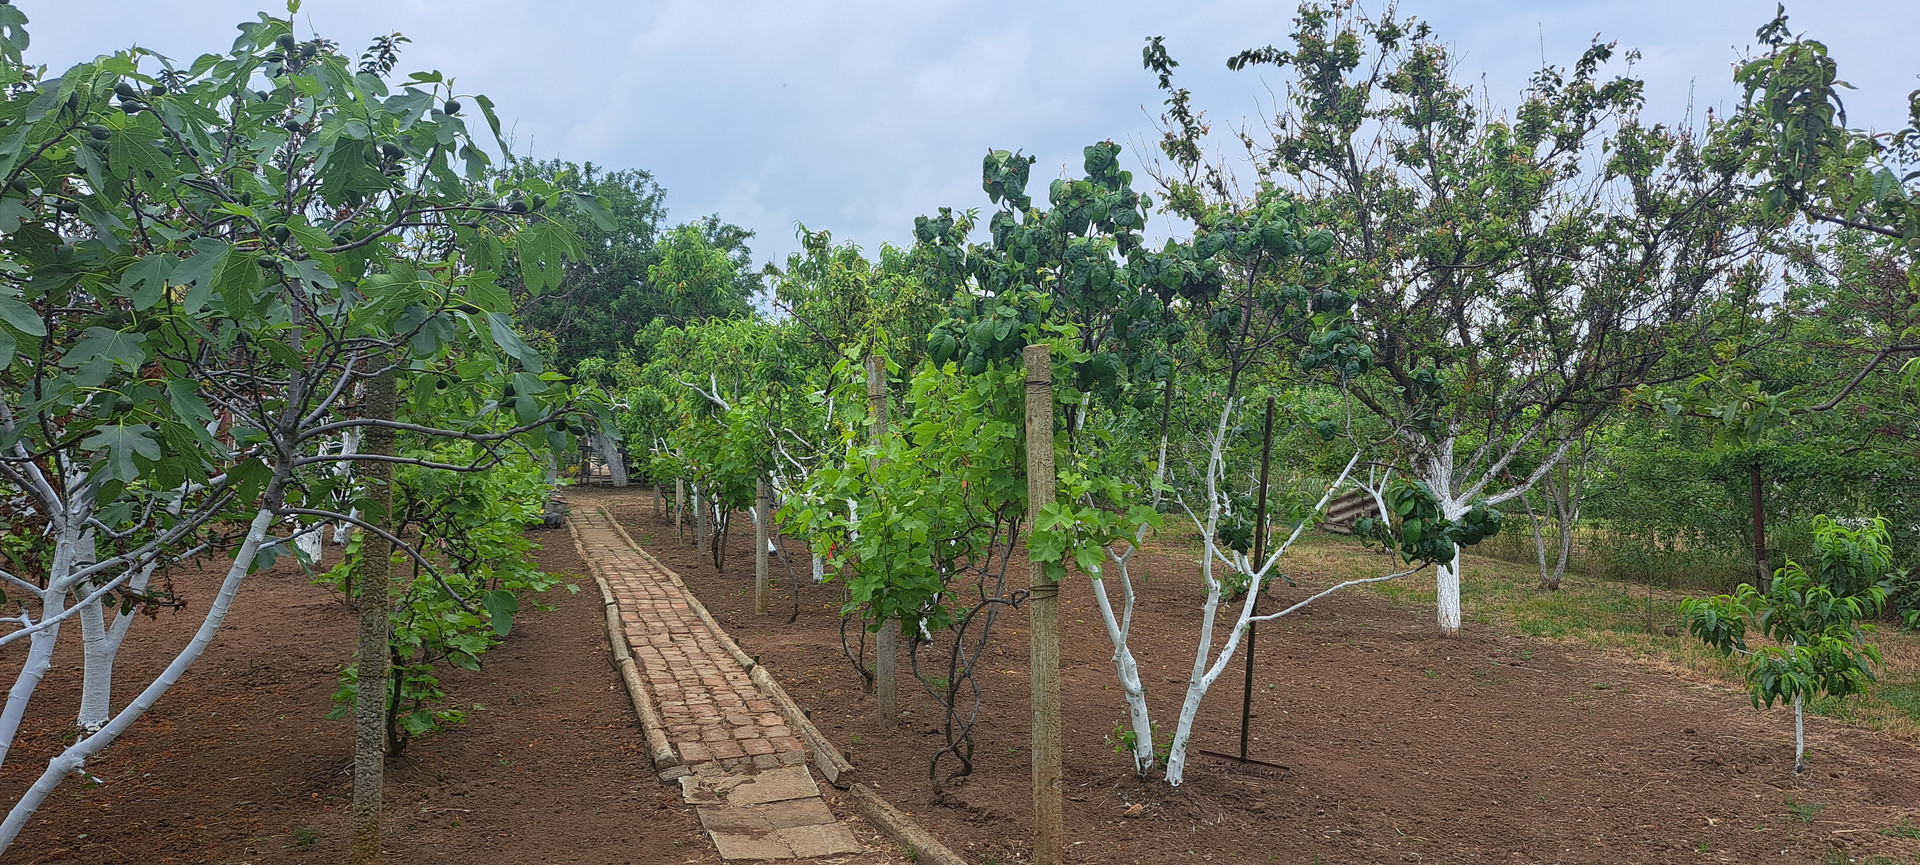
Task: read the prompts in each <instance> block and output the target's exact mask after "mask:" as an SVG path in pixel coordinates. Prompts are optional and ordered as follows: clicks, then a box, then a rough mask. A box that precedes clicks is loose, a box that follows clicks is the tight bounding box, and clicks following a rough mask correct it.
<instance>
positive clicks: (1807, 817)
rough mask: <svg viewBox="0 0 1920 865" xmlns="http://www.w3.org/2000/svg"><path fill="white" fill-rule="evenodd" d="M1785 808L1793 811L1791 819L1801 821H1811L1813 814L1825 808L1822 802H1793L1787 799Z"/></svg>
mask: <svg viewBox="0 0 1920 865" xmlns="http://www.w3.org/2000/svg"><path fill="white" fill-rule="evenodd" d="M1787 810H1788V811H1791V812H1793V819H1795V820H1799V821H1800V822H1802V823H1812V822H1813V818H1814V816H1815V815H1818V814H1819V813H1820V812H1822V811H1825V810H1827V806H1826V803H1824V802H1795V801H1793V800H1792V799H1788V800H1787Z"/></svg>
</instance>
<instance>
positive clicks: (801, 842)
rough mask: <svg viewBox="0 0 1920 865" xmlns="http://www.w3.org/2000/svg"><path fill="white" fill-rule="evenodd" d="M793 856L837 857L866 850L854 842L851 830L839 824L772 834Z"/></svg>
mask: <svg viewBox="0 0 1920 865" xmlns="http://www.w3.org/2000/svg"><path fill="white" fill-rule="evenodd" d="M774 835H775V836H776V837H778V838H779V839H780V840H781V841H782V842H783V843H785V844H786V845H787V847H789V848H791V849H792V850H793V855H794V856H796V857H799V858H801V859H811V858H813V857H815V856H839V855H844V854H848V853H864V852H866V848H865V847H862V846H860V842H859V841H857V840H854V837H853V830H851V829H848V828H847V827H845V826H842V825H840V824H839V823H828V824H827V825H824V826H796V827H794V828H792V829H781V830H778V831H776V832H774Z"/></svg>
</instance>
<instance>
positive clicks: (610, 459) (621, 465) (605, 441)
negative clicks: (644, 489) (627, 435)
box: [593, 435, 627, 487]
mask: <svg viewBox="0 0 1920 865" xmlns="http://www.w3.org/2000/svg"><path fill="white" fill-rule="evenodd" d="M593 440H594V443H595V444H597V445H599V446H600V459H601V460H603V461H605V462H606V464H607V475H608V476H609V477H611V478H612V479H613V485H614V486H616V487H624V486H626V485H627V461H626V460H623V459H621V458H620V446H619V445H617V444H615V443H614V441H613V437H612V436H604V435H597V436H594V437H593Z"/></svg>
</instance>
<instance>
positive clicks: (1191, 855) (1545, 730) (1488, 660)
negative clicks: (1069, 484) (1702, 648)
mask: <svg viewBox="0 0 1920 865" xmlns="http://www.w3.org/2000/svg"><path fill="white" fill-rule="evenodd" d="M610 504H612V503H610ZM611 510H612V512H613V514H614V515H615V516H616V517H617V518H618V519H620V520H621V521H622V523H623V524H624V525H626V526H627V527H628V529H629V531H630V532H631V533H632V534H633V535H634V537H635V538H636V539H637V540H638V541H640V543H642V544H643V545H644V546H646V547H647V549H648V550H649V551H651V552H653V553H654V554H655V555H656V556H658V557H659V558H660V559H661V560H662V561H663V562H664V563H666V564H667V565H668V566H669V567H672V568H674V569H675V570H676V571H678V572H679V574H680V575H681V577H682V578H683V579H684V580H685V581H686V583H687V584H688V586H689V587H690V588H692V589H693V590H694V592H695V593H697V594H698V595H699V597H700V598H701V599H702V600H703V601H704V602H705V603H706V605H707V606H708V608H709V609H711V610H712V612H713V614H714V615H715V616H716V617H717V618H718V619H719V620H720V622H721V623H722V624H723V625H724V626H725V627H726V628H727V630H728V631H729V632H730V633H731V634H733V636H734V637H735V639H736V640H738V641H739V642H740V643H741V645H742V647H743V648H744V649H745V650H746V652H747V653H748V654H750V655H754V656H757V657H758V658H759V659H760V661H761V662H762V663H764V664H766V665H767V666H768V667H769V668H770V669H772V670H773V671H774V672H775V673H776V674H777V675H778V676H779V678H780V681H781V683H782V684H783V685H785V687H786V688H787V690H788V691H789V692H791V693H792V694H793V696H794V697H795V699H797V700H798V701H799V702H800V703H801V704H802V705H803V706H805V707H807V708H808V709H809V710H810V712H811V715H812V718H813V720H814V721H815V723H816V724H818V726H819V727H820V728H821V730H822V731H823V732H824V733H825V734H826V735H827V736H828V737H829V738H830V739H832V740H833V741H834V742H835V743H836V744H837V745H839V746H840V747H841V748H843V749H845V751H846V752H847V755H848V757H849V758H850V759H851V760H852V762H853V764H854V765H855V766H856V767H858V771H859V773H860V775H861V777H862V778H864V779H867V780H870V781H872V782H874V783H875V786H877V787H879V788H880V789H881V790H882V791H883V792H884V793H885V794H886V795H887V796H888V798H889V799H891V800H892V801H893V802H894V803H895V804H897V805H899V806H901V807H902V808H904V809H906V810H908V811H911V812H913V814H914V817H915V819H916V820H919V821H920V822H921V823H922V824H923V825H925V826H926V827H927V828H928V829H929V830H931V831H932V832H933V833H934V834H935V835H937V836H939V837H940V838H941V839H942V840H944V841H945V842H946V843H947V844H948V846H950V847H952V848H954V849H955V850H956V851H959V852H960V853H961V854H962V855H964V856H966V857H967V858H968V859H969V860H970V861H976V862H982V863H987V862H994V863H1009V862H1018V861H1024V860H1026V859H1027V858H1028V856H1027V852H1028V851H1027V845H1026V833H1027V829H1026V827H1027V825H1028V821H1029V813H1028V807H1029V806H1028V802H1029V801H1030V800H1029V796H1030V793H1029V787H1028V783H1029V782H1028V772H1029V766H1028V758H1027V746H1028V736H1029V734H1028V707H1027V701H1026V696H1027V670H1026V647H1027V632H1026V627H1025V615H1024V613H1019V612H1015V613H1012V614H1009V615H1006V616H1004V617H1003V618H1002V619H1001V621H1000V624H999V625H998V627H997V629H996V631H995V634H994V640H993V643H992V645H991V647H990V648H989V650H988V652H987V655H986V658H985V660H984V661H983V662H982V673H981V676H980V678H981V682H982V686H983V688H984V690H985V703H984V704H983V706H982V708H981V716H980V721H979V724H978V728H977V730H978V732H977V736H976V743H977V745H978V750H977V752H976V757H975V769H974V772H973V774H972V775H971V776H969V777H968V778H966V779H964V780H963V781H958V782H954V783H953V784H951V785H950V786H949V790H948V792H949V794H950V798H949V800H948V801H947V802H946V803H936V801H935V797H934V796H933V795H932V789H931V786H930V784H929V780H928V775H927V758H928V756H930V755H931V754H932V753H933V751H934V750H935V749H936V748H937V747H938V745H939V743H940V742H941V741H942V740H941V736H940V733H939V724H940V721H941V714H942V713H941V710H940V708H939V706H938V704H937V703H935V702H934V701H933V700H932V699H931V698H929V697H928V696H927V695H926V693H925V692H924V691H923V690H922V689H921V687H920V685H919V683H918V682H915V681H913V680H911V679H906V678H904V677H905V676H906V675H907V669H908V668H907V665H906V663H905V662H904V661H903V662H902V664H901V670H902V676H903V681H902V683H901V686H900V694H901V705H902V708H903V710H904V711H903V716H904V720H903V722H902V723H901V724H900V725H898V726H897V727H896V728H894V729H892V730H881V729H879V728H878V726H877V724H876V722H875V717H874V716H875V707H874V700H873V698H872V696H870V695H867V694H865V693H863V691H862V687H861V679H860V676H859V675H858V674H857V673H856V672H855V671H854V669H853V668H852V666H851V665H850V664H849V663H848V661H847V660H846V659H845V658H844V657H843V655H842V651H841V646H840V631H839V617H838V609H839V606H840V597H841V595H840V588H839V587H838V586H837V585H834V584H829V585H826V586H820V587H816V586H812V585H804V586H803V587H802V590H801V602H800V605H799V617H798V619H797V620H796V621H795V622H793V623H792V624H786V619H787V616H788V614H789V613H790V611H791V591H792V586H791V584H790V583H789V582H788V580H787V579H786V571H785V570H784V569H782V568H781V567H780V566H779V565H777V564H776V565H775V566H774V575H775V577H776V579H777V580H778V583H779V588H778V594H777V600H776V602H775V604H774V609H775V612H776V615H773V616H768V617H760V616H755V615H754V614H753V612H752V610H753V603H752V584H753V558H752V533H751V523H750V522H749V521H748V520H747V519H746V518H745V516H744V515H743V516H741V517H740V518H739V521H738V523H739V524H738V525H737V526H736V528H735V531H734V533H733V537H732V539H731V543H730V550H729V552H728V555H727V558H728V570H727V573H725V574H720V573H716V572H715V570H714V568H713V566H712V563H711V562H710V561H708V560H707V559H706V557H705V556H704V555H702V554H701V551H697V550H695V549H694V548H693V547H691V546H689V545H687V544H685V543H682V542H680V541H677V540H676V539H675V537H674V530H673V526H672V521H671V519H670V518H669V519H663V518H659V517H656V516H654V515H653V503H652V499H651V495H650V493H643V492H642V491H640V490H637V489H636V490H634V491H633V492H632V493H631V494H630V496H629V497H628V498H627V499H626V500H625V501H624V502H621V503H618V504H612V507H611ZM786 549H787V550H788V554H789V555H790V556H792V557H793V560H794V564H795V570H796V571H797V572H800V573H801V576H802V578H803V579H804V578H805V573H804V572H805V567H804V566H805V562H806V558H805V555H806V554H805V551H804V548H803V547H802V545H800V544H798V543H794V542H789V543H788V544H787V547H786ZM1355 554H1356V555H1360V553H1358V552H1356V553H1355ZM1135 561H1136V563H1137V564H1136V565H1135V574H1136V575H1139V574H1142V573H1145V574H1146V575H1148V576H1149V577H1150V579H1147V580H1143V581H1140V584H1139V589H1140V593H1141V596H1140V608H1139V612H1138V613H1137V614H1136V618H1135V622H1134V629H1133V635H1132V641H1131V643H1132V646H1133V649H1134V652H1135V654H1136V655H1137V656H1138V657H1139V659H1140V662H1141V669H1142V676H1143V679H1144V680H1145V681H1146V683H1147V686H1148V697H1149V702H1150V704H1151V706H1152V709H1153V712H1154V713H1155V717H1156V718H1159V719H1162V720H1161V723H1163V724H1166V725H1167V726H1168V727H1170V726H1171V720H1172V718H1173V715H1174V712H1175V711H1176V709H1177V701H1178V698H1179V697H1180V696H1181V694H1182V692H1183V690H1184V688H1185V682H1186V677H1187V671H1188V670H1189V669H1190V668H1191V666H1192V663H1193V653H1194V646H1193V644H1192V642H1191V640H1192V635H1194V634H1196V633H1197V631H1198V621H1199V613H1200V603H1201V600H1202V597H1203V592H1202V590H1201V588H1200V586H1199V579H1198V577H1197V573H1196V572H1197V567H1196V566H1195V565H1193V564H1192V562H1193V557H1192V556H1191V555H1189V554H1187V553H1185V552H1184V551H1182V550H1179V549H1165V550H1153V549H1150V550H1148V551H1146V552H1144V553H1142V555H1141V556H1140V557H1139V558H1137V559H1136V560H1135ZM1472 567H1473V565H1472V563H1471V560H1470V562H1469V565H1468V579H1469V580H1471V579H1472ZM1423 576H1424V575H1423ZM1295 577H1296V578H1297V579H1299V580H1300V581H1301V584H1302V586H1303V587H1307V586H1313V585H1317V584H1320V583H1322V582H1325V581H1324V580H1320V579H1317V578H1316V577H1315V575H1313V574H1300V573H1296V574H1295ZM1420 578H1422V577H1415V578H1414V579H1420ZM1424 578H1426V579H1431V577H1430V576H1424ZM1010 581H1011V582H1014V583H1024V581H1025V572H1024V568H1023V566H1021V565H1018V564H1016V573H1015V574H1014V575H1013V576H1012V578H1011V580H1010ZM1275 593H1276V595H1277V596H1278V597H1280V598H1281V599H1289V598H1297V597H1301V596H1304V594H1305V593H1304V591H1303V589H1290V588H1286V587H1284V586H1280V587H1277V588H1276V589H1275ZM1062 603H1063V606H1062V622H1063V636H1062V648H1061V656H1062V658H1061V689H1062V699H1063V702H1064V705H1065V713H1064V717H1065V724H1064V730H1063V734H1064V745H1065V779H1066V797H1067V801H1066V826H1067V832H1068V839H1067V840H1068V845H1069V847H1068V857H1067V858H1068V861H1070V862H1082V863H1135V862H1139V863H1159V862H1169V861H1216V862H1268V861H1273V862H1316V861H1317V862H1328V863H1332V862H1356V863H1358V862H1367V863H1376V862H1389V861H1406V862H1442V861H1444V862H1558V863H1593V862H1647V863H1655V862H1658V863H1669V862H1690V861H1698V862H1719V861H1725V862H1795V863H1804V862H1819V861H1834V862H1846V861H1858V862H1866V861H1873V860H1872V857H1875V856H1888V857H1893V858H1892V860H1891V861H1906V859H1907V857H1909V856H1911V855H1913V854H1915V853H1920V830H1915V829H1913V828H1912V827H1913V824H1914V822H1920V803H1916V802H1915V801H1914V799H1913V795H1912V791H1913V790H1915V789H1920V746H1916V745H1914V744H1912V743H1908V742H1902V741H1897V740H1893V739H1890V738H1888V737H1885V736H1882V735H1879V734H1876V733H1873V732H1871V731H1866V730H1861V729H1857V728H1852V727H1847V726H1844V725H1841V724H1837V723H1832V722H1829V721H1826V720H1824V719H1819V718H1810V719H1809V722H1808V723H1809V730H1808V738H1809V747H1810V751H1811V756H1810V759H1811V761H1812V762H1811V766H1810V768H1809V770H1808V772H1807V773H1806V775H1805V776H1804V777H1800V778H1795V777H1794V776H1793V774H1792V771H1791V769H1792V764H1793V749H1792V721H1791V716H1790V714H1789V713H1787V712H1786V711H1785V710H1776V711H1772V712H1756V711H1754V710H1753V709H1752V708H1751V706H1749V705H1748V703H1747V700H1746V698H1745V696H1744V695H1741V694H1737V693H1733V692H1729V691H1726V690H1724V689H1719V688H1714V687H1710V686H1705V685H1700V684H1697V683H1691V682H1687V681H1684V680H1681V679H1678V678H1676V677H1673V676H1671V675H1668V674H1666V673H1662V672H1658V671H1654V670H1650V669H1646V668H1642V667H1637V666H1634V665H1632V664H1630V663H1626V662H1623V661H1621V660H1618V659H1615V658H1610V657H1605V656H1602V655H1600V654H1599V653H1596V652H1593V651H1590V650H1587V649H1582V648H1577V647H1568V646H1563V645H1559V644H1555V643H1553V642H1550V641H1547V640H1544V639H1540V638H1535V637H1528V636H1524V635H1518V634H1512V633H1508V632H1504V631H1501V630H1499V629H1496V628H1494V627H1492V626H1487V625H1477V626H1476V625H1472V624H1470V625H1469V627H1468V629H1467V630H1466V631H1465V632H1464V633H1463V634H1462V635H1461V636H1460V637H1458V638H1455V639H1445V638H1442V637H1441V636H1440V635H1439V632H1438V629H1437V628H1436V626H1435V625H1434V624H1433V622H1432V617H1433V613H1432V609H1431V607H1429V606H1424V605H1419V604H1413V603H1405V602H1398V601H1393V600H1388V599H1384V598H1381V597H1378V596H1375V595H1372V594H1367V593H1352V594H1344V595H1339V596H1335V597H1332V598H1329V599H1327V600H1326V601H1323V602H1322V603H1321V604H1319V605H1316V606H1315V607H1313V608H1310V609H1309V610H1307V611H1305V612H1304V613H1302V614H1297V615H1296V616H1295V617H1290V618H1289V619H1287V620H1283V621H1282V622H1281V623H1279V624H1276V625H1270V626H1266V627H1264V628H1262V630H1261V633H1260V638H1259V641H1258V649H1259V654H1258V661H1259V663H1258V671H1257V676H1256V683H1255V700H1254V717H1253V724H1252V731H1251V732H1252V743H1251V752H1252V756H1255V757H1258V758H1260V759H1264V760H1268V761H1272V762H1274V763H1279V764H1283V765H1285V766H1286V767H1288V768H1287V769H1285V770H1269V769H1262V768H1242V767H1237V766H1235V765H1232V764H1227V763H1223V762H1221V761H1218V760H1213V759H1210V758H1206V757H1202V756H1198V755H1195V756H1194V757H1193V761H1192V764H1191V765H1190V768H1189V770H1188V783H1186V784H1185V785H1183V786H1181V787H1179V788H1177V789H1174V788H1168V787H1167V786H1166V785H1165V784H1164V783H1163V782H1160V781H1157V780H1156V781H1140V780H1136V779H1135V778H1134V777H1133V774H1132V771H1131V767H1130V764H1129V762H1128V759H1127V757H1126V756H1125V755H1123V754H1119V753H1115V750H1114V738H1115V735H1116V734H1115V732H1114V731H1115V728H1116V727H1119V726H1121V725H1122V724H1123V723H1124V720H1125V709H1124V706H1123V703H1122V701H1121V699H1120V696H1119V693H1118V691H1117V689H1115V687H1114V675H1113V668H1112V662H1111V651H1112V650H1111V647H1110V645H1109V644H1108V642H1107V640H1106V637H1105V635H1104V633H1103V631H1102V630H1101V628H1100V626H1099V624H1098V619H1097V613H1096V612H1095V609H1094V606H1093V603H1092V600H1091V594H1090V589H1089V586H1088V583H1087V581H1086V580H1084V579H1082V578H1079V577H1075V578H1072V579H1070V580H1069V582H1068V584H1067V586H1066V587H1065V589H1064V590H1063V592H1062ZM1221 636H1222V637H1224V635H1221ZM1240 675H1241V674H1240V661H1239V660H1238V659H1236V660H1235V661H1234V663H1233V666H1232V669H1231V671H1230V672H1229V673H1227V674H1226V675H1223V676H1222V677H1221V680H1220V682H1219V684H1217V685H1216V686H1215V688H1214V691H1213V693H1212V694H1211V695H1209V697H1208V700H1207V703H1206V704H1205V706H1204V708H1203V709H1202V712H1201V716H1200V720H1199V722H1198V723H1197V724H1196V727H1195V729H1196V734H1195V742H1194V746H1195V747H1196V748H1209V749H1214V750H1220V751H1233V750H1235V749H1236V747H1237V738H1238V723H1239V711H1240V697H1241V687H1240V684H1239V682H1240ZM951 766H952V763H951V762H949V763H947V764H946V767H948V768H950V767H951ZM1133 806H1141V807H1138V808H1135V807H1133ZM1129 813H1132V814H1134V815H1135V816H1131V817H1130V816H1128V814H1129ZM1836 857H1837V858H1836Z"/></svg>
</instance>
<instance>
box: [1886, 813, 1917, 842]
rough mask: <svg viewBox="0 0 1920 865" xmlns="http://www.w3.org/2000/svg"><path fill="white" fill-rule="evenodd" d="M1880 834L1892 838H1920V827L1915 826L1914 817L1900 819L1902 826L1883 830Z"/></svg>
mask: <svg viewBox="0 0 1920 865" xmlns="http://www.w3.org/2000/svg"><path fill="white" fill-rule="evenodd" d="M1880 834H1882V835H1886V836H1888V837H1892V838H1920V826H1915V825H1913V818H1912V817H1902V818H1900V825H1898V826H1895V827H1893V828H1892V829H1882V830H1880Z"/></svg>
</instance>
